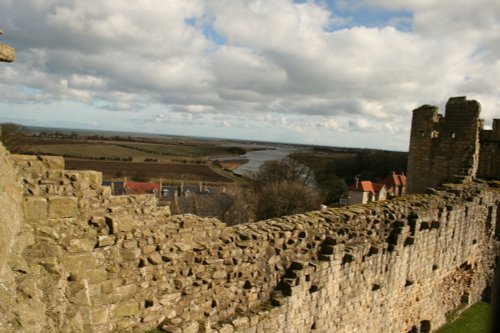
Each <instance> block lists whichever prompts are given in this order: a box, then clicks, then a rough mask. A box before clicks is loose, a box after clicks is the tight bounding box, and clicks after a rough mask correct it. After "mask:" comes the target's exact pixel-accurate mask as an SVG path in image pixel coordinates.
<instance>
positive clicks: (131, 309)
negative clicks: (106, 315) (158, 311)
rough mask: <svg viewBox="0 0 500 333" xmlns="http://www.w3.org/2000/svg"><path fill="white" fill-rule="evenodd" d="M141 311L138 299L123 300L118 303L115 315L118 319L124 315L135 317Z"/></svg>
mask: <svg viewBox="0 0 500 333" xmlns="http://www.w3.org/2000/svg"><path fill="white" fill-rule="evenodd" d="M138 312H139V304H137V302H136V301H133V300H131V301H127V302H122V303H120V304H118V305H116V307H115V309H114V311H113V316H114V318H116V319H120V318H124V317H133V316H135V315H136V314H137V313H138Z"/></svg>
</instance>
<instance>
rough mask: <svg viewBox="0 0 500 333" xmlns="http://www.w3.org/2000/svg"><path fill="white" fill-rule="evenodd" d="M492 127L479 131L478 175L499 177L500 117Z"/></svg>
mask: <svg viewBox="0 0 500 333" xmlns="http://www.w3.org/2000/svg"><path fill="white" fill-rule="evenodd" d="M492 127H493V128H492V129H491V130H482V131H481V136H480V142H481V153H480V156H479V170H478V177H481V178H493V179H500V119H493V126H492Z"/></svg>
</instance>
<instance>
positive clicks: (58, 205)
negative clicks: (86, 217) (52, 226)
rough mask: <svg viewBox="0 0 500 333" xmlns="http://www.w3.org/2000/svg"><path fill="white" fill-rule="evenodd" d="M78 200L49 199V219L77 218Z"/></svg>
mask: <svg viewBox="0 0 500 333" xmlns="http://www.w3.org/2000/svg"><path fill="white" fill-rule="evenodd" d="M77 214H78V199H77V198H73V197H51V198H49V218H64V217H76V216H77Z"/></svg>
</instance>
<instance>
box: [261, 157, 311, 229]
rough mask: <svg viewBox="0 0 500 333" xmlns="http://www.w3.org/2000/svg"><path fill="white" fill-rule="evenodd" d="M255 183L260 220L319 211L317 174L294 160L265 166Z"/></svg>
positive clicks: (287, 159) (286, 159)
mask: <svg viewBox="0 0 500 333" xmlns="http://www.w3.org/2000/svg"><path fill="white" fill-rule="evenodd" d="M253 179H254V186H253V188H254V191H255V193H256V194H257V198H258V202H257V207H256V217H257V218H258V219H268V218H273V217H279V216H283V215H290V214H298V213H304V212H306V211H310V210H314V209H318V207H319V203H320V200H319V195H318V193H317V191H316V186H315V184H316V182H315V178H314V173H313V172H312V170H311V169H310V168H308V167H306V166H305V165H303V164H301V163H300V162H298V161H296V160H294V159H292V158H288V157H286V158H284V159H282V160H280V161H269V162H266V163H264V164H263V165H262V166H261V167H260V169H259V171H258V172H257V173H256V174H255V175H254V176H253Z"/></svg>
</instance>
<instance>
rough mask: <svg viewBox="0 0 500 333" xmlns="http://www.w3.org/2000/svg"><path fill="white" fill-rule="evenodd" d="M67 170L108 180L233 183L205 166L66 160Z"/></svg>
mask: <svg viewBox="0 0 500 333" xmlns="http://www.w3.org/2000/svg"><path fill="white" fill-rule="evenodd" d="M66 169H75V170H96V171H100V172H102V173H103V175H104V177H106V178H121V177H129V178H132V179H136V180H149V179H153V178H162V179H164V180H188V181H189V180H190V181H204V182H231V181H232V179H230V178H228V176H224V175H222V174H220V173H218V172H216V171H214V170H213V169H212V168H211V167H209V166H208V165H204V164H181V163H146V162H122V161H100V160H84V159H74V158H66Z"/></svg>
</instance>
